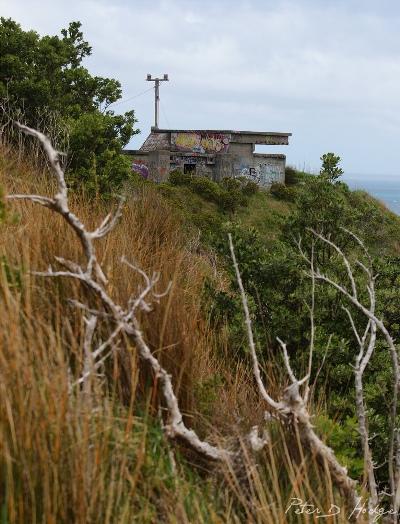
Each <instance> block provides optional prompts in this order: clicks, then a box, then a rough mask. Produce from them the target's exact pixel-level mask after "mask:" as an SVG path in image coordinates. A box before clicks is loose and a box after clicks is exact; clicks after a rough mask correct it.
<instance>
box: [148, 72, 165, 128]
mask: <svg viewBox="0 0 400 524" xmlns="http://www.w3.org/2000/svg"><path fill="white" fill-rule="evenodd" d="M146 80H147V81H148V82H154V127H155V129H158V122H159V105H160V82H168V80H169V78H168V75H167V74H164V76H163V78H152V77H151V75H150V74H148V75H147V78H146Z"/></svg>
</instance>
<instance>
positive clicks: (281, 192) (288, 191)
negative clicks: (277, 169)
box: [270, 183, 296, 202]
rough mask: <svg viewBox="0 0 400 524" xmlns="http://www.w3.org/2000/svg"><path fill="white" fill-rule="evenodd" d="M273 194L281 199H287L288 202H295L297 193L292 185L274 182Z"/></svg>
mask: <svg viewBox="0 0 400 524" xmlns="http://www.w3.org/2000/svg"><path fill="white" fill-rule="evenodd" d="M270 191H271V195H273V196H274V197H275V198H278V199H279V200H287V201H288V202H294V200H295V198H296V193H295V191H294V189H293V188H292V187H287V186H285V184H279V183H276V184H272V186H271V190H270Z"/></svg>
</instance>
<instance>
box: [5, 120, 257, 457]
mask: <svg viewBox="0 0 400 524" xmlns="http://www.w3.org/2000/svg"><path fill="white" fill-rule="evenodd" d="M16 125H17V126H18V127H19V128H20V129H21V130H22V131H23V132H25V133H27V134H29V135H31V136H33V137H35V138H37V139H38V140H39V142H40V143H41V144H42V146H43V148H44V150H45V152H46V154H47V156H48V159H49V163H50V166H51V168H52V170H53V173H54V175H55V178H56V181H57V192H56V194H55V195H54V196H53V197H52V198H51V197H45V196H41V195H9V196H8V197H7V198H8V199H9V200H29V201H31V202H33V203H35V204H40V205H42V206H45V207H47V208H49V209H51V210H52V211H55V212H56V213H59V214H60V215H61V216H62V217H63V218H64V220H65V221H66V222H67V224H68V225H69V226H70V227H71V228H72V230H73V231H74V232H75V234H76V236H77V237H78V239H79V241H80V243H81V246H82V249H83V252H84V254H85V257H86V266H85V267H81V266H80V265H79V264H77V263H75V262H73V261H70V260H65V259H63V258H60V257H58V258H56V261H57V262H58V263H59V264H60V265H61V266H62V267H64V268H65V269H64V270H53V268H52V267H51V266H50V267H49V268H48V270H47V271H46V272H36V273H35V274H36V275H40V276H43V277H64V278H71V279H73V280H77V281H79V282H80V283H82V284H83V285H84V286H85V287H86V288H87V289H89V290H90V291H91V292H92V293H93V295H94V296H96V297H97V298H98V299H100V302H101V304H102V306H103V308H104V311H103V310H97V309H93V308H90V307H89V306H86V305H85V304H81V303H79V302H78V303H74V304H75V305H76V306H77V307H79V308H80V309H86V310H87V311H89V312H90V315H91V316H90V318H89V320H87V321H86V333H85V340H84V343H83V346H84V369H83V373H82V376H81V377H80V378H79V379H78V380H76V381H75V382H74V383H73V384H71V389H73V388H74V387H76V386H78V385H81V384H83V387H84V389H85V390H87V391H89V390H90V386H87V384H88V381H89V379H90V378H91V377H92V376H93V374H94V372H96V371H97V370H98V369H99V367H101V365H102V364H103V363H104V360H105V359H106V358H107V357H108V356H109V355H110V354H112V353H114V352H115V351H117V350H118V342H117V339H118V336H119V335H121V334H122V333H123V334H124V335H125V336H128V337H130V338H131V339H132V340H133V341H134V343H135V345H136V347H137V349H138V352H139V357H140V358H141V360H142V361H146V362H147V363H148V364H149V365H150V367H151V369H152V371H153V373H154V375H155V376H156V377H157V378H158V380H159V384H160V390H161V393H162V397H163V401H164V403H165V407H166V410H167V412H168V421H167V423H166V424H165V429H166V432H167V434H168V436H169V437H171V438H174V439H180V440H182V441H184V442H185V443H186V445H187V446H189V447H190V448H192V449H194V450H196V451H197V452H198V453H200V454H201V455H203V456H204V457H206V458H208V459H210V460H220V461H224V460H227V459H229V458H230V457H231V456H232V455H233V453H232V452H230V451H228V450H225V449H220V448H219V447H217V446H213V445H211V444H209V443H207V442H205V441H203V440H201V439H200V438H199V437H198V435H197V433H196V432H195V431H193V430H191V429H188V428H187V427H186V425H185V423H184V420H183V415H182V413H181V411H180V408H179V403H178V399H177V397H176V395H175V392H174V388H173V385H172V380H171V376H170V375H169V374H168V373H167V371H166V370H165V369H164V368H163V367H162V366H161V364H160V363H159V361H158V359H157V358H156V357H155V356H154V355H153V354H152V352H151V350H150V348H149V346H148V345H147V343H146V341H145V339H144V336H143V333H142V330H141V327H140V324H139V321H138V319H137V318H136V312H137V309H138V308H139V309H142V310H144V311H149V309H150V308H151V299H155V300H158V299H159V298H160V297H162V296H163V295H164V294H165V293H167V292H168V290H169V287H168V288H167V290H166V291H165V292H164V293H161V294H158V293H156V292H155V289H154V287H155V285H156V283H157V282H158V279H159V275H157V274H154V275H153V276H152V277H148V275H147V274H146V273H145V272H144V271H142V270H141V269H139V268H138V267H136V266H135V265H134V264H132V263H130V262H128V261H127V260H126V259H125V258H124V257H123V258H122V262H123V263H125V264H127V265H128V266H129V267H130V268H131V269H133V270H134V271H137V272H138V273H139V274H140V275H141V276H142V277H143V279H144V286H141V287H140V288H139V290H138V294H137V296H131V297H130V298H129V300H128V304H127V306H126V307H122V306H121V305H120V304H117V303H115V302H114V300H113V299H112V298H111V296H110V295H109V294H108V292H107V289H106V287H105V286H106V284H107V279H106V277H105V275H104V273H103V270H102V268H101V266H100V264H99V262H98V260H97V257H96V249H95V245H94V241H95V240H97V239H100V238H103V237H104V236H106V235H107V234H109V233H110V232H111V231H112V229H113V228H114V227H115V226H116V224H117V222H118V219H119V218H120V216H121V213H122V205H123V200H121V201H120V204H119V206H118V209H117V211H116V212H115V214H114V215H107V216H106V217H105V219H104V220H103V222H102V223H101V224H100V226H99V227H98V228H97V229H96V230H94V231H88V230H87V229H86V227H85V225H84V224H83V223H82V222H81V221H80V219H79V218H78V217H77V216H76V215H75V214H74V213H73V212H72V211H71V210H70V209H69V205H68V188H67V185H66V182H65V177H64V171H63V169H62V167H61V164H60V161H59V153H58V152H57V151H55V150H54V148H53V147H52V145H51V143H50V140H49V139H48V138H47V137H46V136H45V135H44V134H43V133H40V132H39V131H36V130H34V129H30V128H29V127H26V126H23V125H21V124H16ZM149 297H150V298H149ZM104 315H107V316H108V318H109V319H112V320H113V322H114V324H115V328H114V330H113V332H112V333H111V335H110V336H109V338H108V339H107V340H106V341H105V342H103V343H101V344H100V345H99V347H98V348H96V349H93V343H92V342H93V336H94V332H95V328H96V322H97V318H98V317H101V316H104ZM108 348H111V350H110V351H109V353H105V351H106V349H108ZM252 441H255V440H254V438H252V439H250V442H252ZM257 444H259V442H258V441H257Z"/></svg>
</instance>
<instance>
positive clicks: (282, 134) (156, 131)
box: [151, 127, 292, 136]
mask: <svg viewBox="0 0 400 524" xmlns="http://www.w3.org/2000/svg"><path fill="white" fill-rule="evenodd" d="M151 132H152V133H223V134H226V135H267V136H292V133H276V132H274V131H232V130H228V129H159V128H156V127H152V128H151Z"/></svg>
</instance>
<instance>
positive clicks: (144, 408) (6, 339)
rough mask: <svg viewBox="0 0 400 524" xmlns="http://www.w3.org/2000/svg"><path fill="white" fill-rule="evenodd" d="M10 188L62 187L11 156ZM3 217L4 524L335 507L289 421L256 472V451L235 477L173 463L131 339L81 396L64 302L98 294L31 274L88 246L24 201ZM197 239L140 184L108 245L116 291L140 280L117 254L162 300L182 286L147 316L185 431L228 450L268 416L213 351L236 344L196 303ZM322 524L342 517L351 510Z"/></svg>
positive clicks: (83, 203)
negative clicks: (149, 279)
mask: <svg viewBox="0 0 400 524" xmlns="http://www.w3.org/2000/svg"><path fill="white" fill-rule="evenodd" d="M0 185H2V186H3V187H4V188H5V190H6V192H15V191H18V192H32V191H34V192H44V193H48V192H49V191H51V189H52V184H51V183H50V182H49V180H48V175H47V174H46V173H42V174H40V173H38V172H37V171H32V170H31V169H30V168H29V166H27V165H23V164H21V163H20V162H17V161H16V159H15V158H14V157H13V155H11V154H10V153H5V152H4V151H3V155H2V158H1V164H0ZM72 207H73V209H74V211H75V212H76V213H77V214H78V215H79V216H80V217H81V218H82V220H83V221H84V222H85V223H87V224H90V225H92V226H93V225H95V224H99V223H100V222H101V220H102V218H103V217H104V214H105V212H106V211H107V209H106V207H107V206H106V205H104V204H102V203H101V202H97V201H93V202H91V201H90V200H89V199H87V198H85V197H84V196H82V195H81V196H75V197H74V199H73V202H72ZM7 208H8V219H7V222H6V223H5V224H2V225H0V257H1V261H2V266H1V273H0V344H1V352H0V392H1V403H0V468H1V477H0V511H1V514H0V515H1V519H0V520H1V522H2V523H3V522H4V523H31V522H32V523H57V524H58V523H79V524H80V523H82V524H83V523H99V524H100V523H101V524H103V523H132V522H140V523H142V522H143V523H145V522H149V523H150V522H151V523H153V522H171V523H178V522H179V523H181V522H182V523H186V522H194V523H197V522H198V523H203V522H207V523H208V522H209V523H223V522H257V523H275V522H276V523H284V522H314V521H316V520H315V515H304V514H302V515H296V513H295V512H294V511H292V510H290V511H289V512H288V513H287V512H286V510H287V508H288V507H289V505H290V501H291V499H292V497H298V498H302V499H303V500H304V501H309V502H310V503H313V504H315V505H316V506H318V507H319V508H321V509H324V510H325V511H326V510H327V509H328V508H329V505H330V504H331V503H333V501H334V499H335V498H336V499H337V498H338V494H337V493H335V492H334V490H333V488H332V486H331V484H330V479H329V475H328V474H327V473H326V472H324V471H321V468H320V467H319V466H318V465H316V464H315V462H314V461H313V460H312V458H309V457H304V456H303V455H302V452H301V446H300V445H299V444H298V442H297V439H296V436H294V437H292V438H289V439H288V437H287V435H286V434H284V433H283V430H282V428H281V427H280V426H278V425H277V426H276V428H275V429H274V431H273V434H272V438H271V444H270V446H269V447H267V449H266V450H265V452H264V453H263V454H262V456H261V457H259V462H258V465H257V467H256V465H255V463H254V459H253V458H252V457H248V458H247V459H245V460H244V462H243V464H242V468H239V469H238V471H235V473H233V472H232V471H229V469H226V470H225V471H224V472H223V473H222V474H221V473H217V472H205V473H201V472H200V473H199V471H198V469H193V468H192V467H191V466H190V464H189V463H188V461H187V460H185V459H183V458H180V454H179V453H178V455H176V458H175V459H173V458H172V453H171V448H170V445H169V444H167V443H166V442H165V439H164V437H163V435H162V431H161V429H160V427H159V424H158V422H157V417H156V415H157V395H156V388H155V384H153V380H152V378H151V377H149V376H147V377H146V376H144V373H143V370H141V372H139V364H138V362H137V360H136V354H135V349H134V348H133V347H131V346H129V344H126V347H124V350H123V351H121V354H120V356H119V357H116V358H114V360H113V361H110V362H109V364H108V366H107V369H106V377H107V378H106V379H99V380H98V381H97V382H96V388H95V395H94V409H90V410H89V409H88V406H87V403H86V402H85V398H84V396H83V393H82V392H81V391H78V390H77V391H75V393H74V394H73V395H70V394H69V393H68V373H70V372H72V373H78V372H79V370H80V369H81V365H82V338H83V319H82V314H81V313H80V312H77V311H76V310H74V309H73V308H72V307H71V306H70V305H69V304H68V300H67V299H68V298H71V297H73V298H79V299H80V300H81V301H85V300H87V298H88V297H87V296H85V292H84V291H83V290H82V289H80V288H79V287H78V286H77V285H75V284H74V283H71V282H65V281H62V280H60V281H49V280H43V279H42V278H40V277H35V276H33V275H32V274H31V272H30V270H43V269H45V268H46V267H47V266H48V265H49V263H53V262H54V258H53V257H54V255H60V256H64V257H68V258H71V259H72V260H79V259H80V257H81V254H80V250H79V245H78V244H77V242H76V240H75V239H74V237H73V235H72V234H71V232H70V231H68V229H67V227H66V225H65V223H64V222H63V221H62V220H61V219H60V217H57V216H55V215H54V214H53V213H51V212H50V211H48V210H46V209H43V208H40V207H37V206H34V205H31V204H29V203H22V204H13V205H12V206H11V205H8V206H7ZM14 214H17V216H14ZM194 238H195V236H194V235H193V236H191V234H190V232H188V231H187V229H186V228H185V229H184V228H183V227H182V224H181V223H180V221H179V219H178V218H177V217H176V216H175V214H174V212H173V210H171V209H170V208H169V206H168V205H167V204H166V203H165V201H164V200H163V199H162V197H161V196H160V195H159V194H158V193H157V192H156V191H154V190H152V189H151V188H150V189H149V188H141V189H140V188H136V189H135V190H134V191H133V193H132V194H131V195H130V197H129V199H128V202H127V204H126V206H125V209H124V215H123V219H122V221H121V223H120V225H119V226H118V227H117V228H116V230H115V231H114V232H113V233H112V234H111V235H110V236H109V237H107V238H106V239H105V240H104V241H102V242H101V243H99V246H98V249H99V255H100V260H101V262H102V265H103V267H104V268H105V270H106V273H107V276H108V278H109V281H110V284H109V292H110V293H111V294H112V295H113V297H115V298H116V299H117V300H119V301H120V302H121V303H126V301H127V299H128V297H129V296H130V294H131V293H134V292H135V290H136V287H137V285H138V283H139V278H140V277H139V276H138V275H137V274H135V273H133V272H132V271H131V270H129V268H127V267H126V266H124V265H122V264H121V263H120V258H121V256H122V255H125V256H126V257H127V258H128V259H130V260H133V261H135V263H137V264H138V265H139V266H140V267H141V268H143V269H144V270H145V271H147V272H150V273H151V272H153V271H160V272H161V278H160V284H159V290H160V291H161V290H163V289H164V288H165V286H166V285H167V283H168V282H169V281H172V288H171V292H170V293H169V294H168V295H167V296H166V297H165V298H163V299H162V300H161V303H160V304H159V305H156V307H155V308H154V310H153V311H152V312H151V313H150V314H147V315H143V316H142V318H141V322H142V325H143V329H144V332H145V336H146V339H147V340H148V342H149V344H150V345H151V348H152V350H153V351H154V352H155V353H157V355H158V356H159V357H160V359H161V360H162V362H163V363H164V365H165V366H166V367H167V368H168V370H169V371H170V372H171V374H172V375H173V382H174V384H175V386H176V389H177V392H178V396H179V400H180V403H181V405H182V407H183V410H184V411H185V413H186V416H187V419H188V423H189V424H191V425H193V426H195V427H196V429H197V430H198V431H200V433H201V434H202V435H207V436H208V437H209V438H211V439H212V440H214V441H217V440H218V439H226V438H227V436H228V435H233V436H237V435H240V434H242V433H243V429H244V428H247V429H248V428H249V427H250V426H251V425H252V424H254V423H256V422H258V421H259V420H260V416H261V412H262V409H261V408H262V406H261V405H260V402H259V399H258V398H257V396H256V395H255V392H254V388H253V381H252V379H251V376H249V372H248V371H247V369H246V367H245V365H244V364H241V363H235V362H234V361H233V359H232V358H229V348H227V350H226V352H225V358H221V357H218V356H217V355H216V354H215V350H214V348H215V347H216V345H217V344H216V342H218V347H221V346H223V345H224V343H225V336H224V334H223V333H214V332H212V331H211V330H210V328H209V325H208V324H207V321H206V315H205V314H204V312H203V311H202V307H201V303H200V298H199V297H200V295H201V291H202V287H203V283H204V278H205V276H207V275H211V274H212V268H211V264H210V262H209V260H208V258H207V255H206V254H204V252H203V251H201V250H199V249H197V245H196V242H195V240H194ZM103 329H104V330H106V329H107V326H106V325H105V326H104V328H103ZM100 332H101V329H100ZM71 370H72V371H71ZM214 376H217V377H220V378H221V380H222V384H223V386H220V387H218V389H217V391H216V394H215V391H214V395H211V394H208V393H207V391H209V389H207V388H204V387H202V386H204V385H207V384H208V383H209V381H210V377H211V378H212V377H214ZM211 391H212V387H211ZM200 410H201V411H200ZM294 450H297V451H296V452H295V453H294ZM325 521H327V522H346V519H345V517H343V513H342V516H341V517H335V518H333V517H332V518H331V519H326V520H325Z"/></svg>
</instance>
